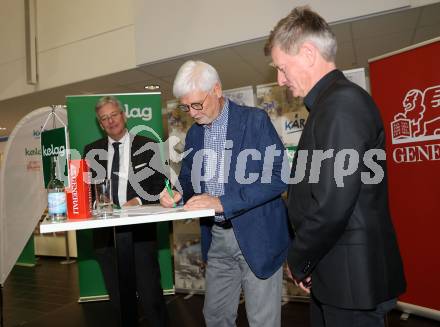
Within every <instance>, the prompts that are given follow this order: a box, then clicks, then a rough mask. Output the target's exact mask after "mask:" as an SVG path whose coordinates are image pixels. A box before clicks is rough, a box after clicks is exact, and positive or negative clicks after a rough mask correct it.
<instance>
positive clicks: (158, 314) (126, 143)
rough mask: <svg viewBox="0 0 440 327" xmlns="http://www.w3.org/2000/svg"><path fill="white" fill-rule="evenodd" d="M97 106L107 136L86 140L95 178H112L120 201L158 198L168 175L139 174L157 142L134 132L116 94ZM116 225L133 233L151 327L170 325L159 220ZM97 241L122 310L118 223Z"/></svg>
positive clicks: (137, 269) (139, 281)
mask: <svg viewBox="0 0 440 327" xmlns="http://www.w3.org/2000/svg"><path fill="white" fill-rule="evenodd" d="M95 110H96V117H97V119H98V121H99V125H100V126H101V128H102V130H103V131H104V132H105V133H106V135H107V136H106V137H104V138H102V139H99V140H97V141H95V142H93V143H90V144H88V145H86V147H85V149H84V156H85V158H86V159H88V162H89V165H90V170H91V172H92V179H96V180H99V179H100V178H101V179H102V178H109V179H111V180H112V196H113V202H114V203H115V204H117V205H119V206H133V205H141V204H149V203H157V202H158V199H159V196H158V195H159V193H160V191H161V190H162V189H163V186H164V176H163V175H162V174H160V173H158V172H156V171H154V170H152V169H150V172H151V173H150V174H146V175H145V176H147V177H146V178H137V177H138V176H140V175H142V172H140V171H141V170H144V169H146V167H149V166H150V165H152V163H151V161H152V158H153V156H154V150H153V149H154V146H148V145H149V144H150V145H151V144H152V143H151V142H153V141H152V140H150V139H148V138H146V137H143V136H139V135H135V136H133V135H131V134H129V133H128V131H127V128H126V120H127V119H126V117H125V113H124V111H123V110H122V105H121V103H120V102H119V101H118V100H117V99H116V98H115V97H112V96H105V97H103V98H101V99H100V100H99V101H98V103H97V104H96V107H95ZM141 148H142V149H141ZM144 148H145V150H144ZM139 150H141V151H139ZM142 150H143V151H142ZM138 152H140V153H138ZM136 174H138V176H136ZM148 175H149V176H148ZM92 184H93V181H92ZM92 186H93V185H92ZM116 228H120V229H121V228H122V229H124V232H125V231H131V232H132V238H133V248H134V261H135V273H136V289H137V293H138V295H139V297H140V301H141V305H142V308H143V310H144V314H145V315H146V318H147V320H148V321H149V326H157V327H163V326H166V325H167V311H166V304H165V301H164V297H163V291H162V288H161V285H160V269H159V263H158V258H157V245H156V224H154V223H149V224H140V225H129V226H121V227H116ZM93 245H94V250H95V255H96V258H97V261H98V262H99V264H100V267H101V270H102V272H103V276H104V280H105V284H106V287H107V291H108V292H109V295H110V300H111V301H112V303H113V304H114V305H115V307H117V308H118V309H119V288H118V278H117V267H116V266H117V265H116V254H115V248H114V229H113V227H107V228H99V229H93Z"/></svg>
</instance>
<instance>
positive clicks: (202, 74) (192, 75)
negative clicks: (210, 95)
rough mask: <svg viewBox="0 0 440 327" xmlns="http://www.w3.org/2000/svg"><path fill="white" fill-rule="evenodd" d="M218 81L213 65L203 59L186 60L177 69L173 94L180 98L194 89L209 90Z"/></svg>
mask: <svg viewBox="0 0 440 327" xmlns="http://www.w3.org/2000/svg"><path fill="white" fill-rule="evenodd" d="M216 83H219V84H220V85H221V82H220V78H219V77H218V73H217V71H216V70H215V68H214V67H212V66H211V65H210V64H207V63H206V62H203V61H194V60H188V61H187V62H185V63H184V64H183V65H182V66H181V67H180V68H179V70H178V72H177V74H176V78H175V79H174V84H173V94H174V96H175V97H176V98H181V97H183V96H185V95H187V94H189V93H191V92H194V91H203V92H206V91H209V90H211V89H212V88H213V87H214V85H215V84H216Z"/></svg>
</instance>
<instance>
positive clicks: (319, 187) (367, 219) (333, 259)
mask: <svg viewBox="0 0 440 327" xmlns="http://www.w3.org/2000/svg"><path fill="white" fill-rule="evenodd" d="M304 101H305V103H306V105H307V106H308V108H309V109H310V114H309V118H308V120H307V123H306V125H305V128H304V130H303V133H302V136H301V139H300V141H299V145H298V152H297V153H296V156H295V159H294V163H293V167H292V177H293V175H294V173H295V170H296V169H298V172H297V173H300V172H301V169H302V168H304V167H306V168H305V177H304V179H303V180H302V181H301V182H299V183H297V184H291V185H290V187H289V196H288V209H289V218H290V221H291V223H292V225H293V228H294V230H295V240H294V242H293V244H292V246H291V248H290V249H289V255H288V263H289V267H290V269H291V271H292V273H293V274H294V275H295V276H296V277H297V278H298V279H300V280H302V279H304V278H305V277H307V276H309V275H312V292H313V295H314V296H315V297H316V298H317V299H318V300H319V301H321V302H322V303H325V304H330V305H334V306H337V307H341V308H348V309H371V308H374V307H375V306H376V305H377V304H378V303H380V302H383V301H385V300H388V299H391V298H394V297H397V296H398V295H399V294H401V293H403V292H404V290H405V286H406V284H405V278H404V274H403V267H402V261H401V257H400V253H399V248H398V244H397V240H396V235H395V232H394V228H393V225H392V222H391V218H390V214H389V208H388V193H387V180H386V165H385V161H378V160H377V158H374V159H375V162H376V165H378V166H375V167H373V165H372V164H371V162H370V163H367V164H365V163H364V160H363V156H364V154H365V153H366V152H367V151H368V150H371V149H379V150H383V149H384V146H385V134H384V129H383V124H382V120H381V118H380V114H379V111H378V109H377V107H376V105H375V104H374V102H373V100H372V98H371V97H370V96H369V94H368V93H367V92H365V91H364V90H363V89H362V88H360V87H358V86H357V85H355V84H353V83H351V82H350V81H348V80H347V79H346V78H345V77H344V75H343V74H342V73H341V72H340V71H338V70H335V71H332V72H330V73H329V74H327V75H326V76H324V77H323V78H322V79H321V80H320V81H319V82H318V83H317V84H316V85H315V86H314V88H313V89H312V90H311V91H310V92H309V94H308V95H307V96H306V98H305V99H304ZM332 149H333V150H332ZM344 149H345V150H346V151H347V152H346V153H350V154H351V155H352V156H353V158H352V159H353V160H355V159H356V158H355V157H356V153H357V154H358V155H359V165H358V166H357V169H356V171H355V172H354V173H352V174H351V175H349V176H346V177H344V178H343V179H342V181H343V187H341V186H342V184H341V178H340V177H341V174H340V173H338V171H336V173H335V166H336V167H340V161H338V160H340V159H341V158H342V157H343V156H342V154H343V153H344V152H340V151H341V150H344ZM313 150H320V151H321V153H325V154H326V156H325V157H329V158H327V159H324V160H323V161H322V163H321V165H320V169H317V168H319V164H317V165H316V164H313V165H311V159H312V151H313ZM301 151H303V154H305V151H307V152H308V158H307V159H308V160H307V165H303V164H302V158H301ZM322 151H327V152H322ZM317 156H319V152H316V151H315V162H314V163H318V161H316V157H317ZM335 157H336V158H338V159H336V160H335ZM304 162H305V161H304ZM342 162H344V161H342ZM347 163H348V159H347V160H345V168H347ZM369 167H370V168H369ZM371 167H373V168H375V169H373V170H372V169H371ZM318 170H319V180H318V179H317V178H316V177H317V174H316V173H314V171H315V172H316V171H318ZM379 170H380V171H383V172H384V176H383V178H379V180H380V182H379V183H374V184H366V183H363V182H362V181H361V173H362V172H364V174H365V173H368V175H364V177H365V176H370V177H374V175H375V173H374V171H376V173H377V171H379ZM298 176H300V175H297V177H298ZM378 176H380V173H379V175H378ZM310 178H311V180H310ZM336 182H338V183H339V186H338V185H337V183H336Z"/></svg>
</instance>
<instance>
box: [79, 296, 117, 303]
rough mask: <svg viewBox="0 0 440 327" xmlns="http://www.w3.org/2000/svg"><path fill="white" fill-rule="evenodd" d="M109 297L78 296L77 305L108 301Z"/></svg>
mask: <svg viewBox="0 0 440 327" xmlns="http://www.w3.org/2000/svg"><path fill="white" fill-rule="evenodd" d="M108 300H110V297H109V296H108V295H95V296H80V298H79V299H78V303H87V302H98V301H108Z"/></svg>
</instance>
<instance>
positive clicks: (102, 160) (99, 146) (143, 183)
mask: <svg viewBox="0 0 440 327" xmlns="http://www.w3.org/2000/svg"><path fill="white" fill-rule="evenodd" d="M130 138H131V155H130V167H131V170H130V171H129V181H128V183H127V201H128V200H130V199H132V198H135V197H139V198H140V199H141V201H142V204H153V203H158V202H159V198H158V195H159V193H160V192H161V191H162V190H163V188H164V185H165V184H164V183H165V176H164V175H163V174H162V173H160V172H158V171H157V166H155V165H154V164H152V159H153V157H154V155H156V157H155V160H157V159H158V157H157V156H158V153H159V152H158V147H157V144H156V143H154V141H152V140H151V139H149V138H147V137H144V136H140V135H135V136H134V137H132V136H130ZM146 144H147V145H148V146H147V149H146V150H145V151H141V152H140V153H136V152H137V151H138V150H139V149H141V148H142V147H143V146H144V145H146ZM92 150H104V152H103V153H104V155H99V153H100V152H97V151H92ZM107 150H108V138H107V137H105V138H102V139H99V140H97V141H95V142H92V143H90V144H88V145H86V146H85V148H84V152H83V155H84V158H86V159H87V160H88V162H89V165H90V171H91V173H92V176H91V177H92V195H93V196H94V191H93V180H94V179H102V178H106V177H107V156H106V155H107ZM156 164H157V162H156ZM135 176H137V177H138V178H139V177H140V176H141V178H140V180H139V183H136V182H135V181H134V179H135ZM146 176H148V177H146ZM144 177H146V178H144ZM147 193H148V194H149V195H150V196H155V197H156V199H152V198H150V197H146V196H145V195H146V194H147ZM121 228H122V227H121ZM123 228H127V229H131V230H132V231H133V238H134V241H142V240H146V241H149V240H152V241H153V240H155V239H156V224H154V223H149V224H138V225H131V226H125V227H123ZM112 230H113V228H99V229H93V241H94V246H95V248H101V247H108V246H113V233H112Z"/></svg>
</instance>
